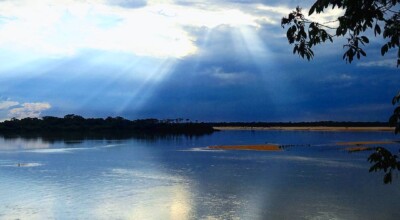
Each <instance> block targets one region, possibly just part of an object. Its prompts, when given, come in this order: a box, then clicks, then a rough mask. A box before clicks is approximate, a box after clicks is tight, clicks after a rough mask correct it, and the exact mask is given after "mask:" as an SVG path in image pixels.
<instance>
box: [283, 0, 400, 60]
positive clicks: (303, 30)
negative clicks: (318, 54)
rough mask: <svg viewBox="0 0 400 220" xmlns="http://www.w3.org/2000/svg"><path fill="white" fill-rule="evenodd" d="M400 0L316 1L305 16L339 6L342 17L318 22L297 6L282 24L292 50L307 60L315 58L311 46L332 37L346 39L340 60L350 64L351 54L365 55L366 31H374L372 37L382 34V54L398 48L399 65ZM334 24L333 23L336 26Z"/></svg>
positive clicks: (329, 39) (399, 58)
mask: <svg viewBox="0 0 400 220" xmlns="http://www.w3.org/2000/svg"><path fill="white" fill-rule="evenodd" d="M399 3H400V0H351V1H348V0H317V1H316V2H315V3H314V4H313V5H312V6H311V8H310V10H309V11H308V15H309V16H310V15H312V14H320V13H324V10H326V9H327V8H328V7H329V8H335V7H337V8H341V9H343V10H344V14H343V15H342V16H339V17H337V19H336V20H334V21H329V22H325V23H319V22H318V21H312V20H310V19H308V18H307V17H306V15H304V14H303V12H302V10H301V8H300V7H297V8H296V9H295V10H294V11H293V12H291V13H290V14H289V15H288V16H287V17H284V18H282V23H281V24H282V27H285V26H289V28H288V30H287V34H286V36H287V39H288V40H289V43H290V44H294V48H293V53H297V54H299V55H300V56H301V57H302V58H306V59H308V60H310V59H311V58H313V57H314V52H313V50H312V48H313V46H315V45H317V44H321V43H324V42H327V41H331V42H332V41H333V39H334V38H335V37H337V38H338V37H345V38H347V44H345V45H343V47H344V48H346V49H347V50H346V52H345V53H344V54H343V59H344V60H346V62H349V63H351V62H352V61H353V59H354V57H357V59H360V57H361V56H366V52H365V51H364V49H363V48H362V46H364V45H365V44H368V43H369V39H368V37H367V36H365V35H363V34H364V33H365V32H366V31H368V30H373V31H374V34H375V36H377V35H380V34H382V36H383V38H384V39H385V40H386V43H385V44H384V45H383V46H382V48H381V54H382V55H385V54H386V53H387V52H388V51H389V49H396V48H397V53H398V54H397V66H399V65H400V49H399V44H400V43H399V42H400V40H399V35H400V13H399V7H398V6H399ZM335 24H336V25H335Z"/></svg>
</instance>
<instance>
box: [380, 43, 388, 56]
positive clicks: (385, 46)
mask: <svg viewBox="0 0 400 220" xmlns="http://www.w3.org/2000/svg"><path fill="white" fill-rule="evenodd" d="M388 50H389V46H388V45H387V44H385V45H383V46H382V48H381V54H382V56H383V55H385V53H386V52H388Z"/></svg>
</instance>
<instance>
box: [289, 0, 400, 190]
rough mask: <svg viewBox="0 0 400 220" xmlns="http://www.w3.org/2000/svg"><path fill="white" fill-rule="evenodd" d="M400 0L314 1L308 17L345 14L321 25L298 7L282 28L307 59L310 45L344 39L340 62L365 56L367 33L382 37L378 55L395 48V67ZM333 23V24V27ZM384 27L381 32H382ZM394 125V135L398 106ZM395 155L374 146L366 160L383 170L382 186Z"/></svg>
mask: <svg viewBox="0 0 400 220" xmlns="http://www.w3.org/2000/svg"><path fill="white" fill-rule="evenodd" d="M399 3H400V0H316V1H315V3H314V4H313V5H312V6H311V8H310V10H309V11H308V16H310V15H312V14H314V13H316V14H320V13H324V10H326V9H327V8H328V7H330V8H332V9H334V8H335V7H337V8H340V9H343V10H344V13H343V15H341V16H338V17H337V18H336V19H335V20H333V21H328V22H325V23H320V22H318V21H312V20H310V19H309V18H307V17H306V15H304V14H303V12H302V10H301V8H300V7H297V8H296V9H295V10H294V11H293V12H291V13H290V14H289V15H288V16H287V17H284V18H282V22H281V24H282V27H285V26H290V27H289V28H288V30H287V33H286V37H287V39H288V41H289V44H294V48H293V53H294V54H295V53H297V54H298V55H299V56H300V57H302V58H306V59H307V60H310V59H312V58H313V57H314V52H313V50H312V48H313V46H315V45H317V44H321V43H325V42H327V41H330V42H333V39H334V38H335V37H337V38H339V37H345V38H347V43H346V44H345V45H343V47H344V48H346V49H347V50H346V52H345V53H344V54H343V59H344V60H346V62H349V63H351V62H352V61H353V59H354V57H357V59H360V58H361V56H366V52H365V51H364V50H363V48H362V46H364V45H365V44H368V43H369V39H368V37H367V36H365V35H363V34H364V33H365V32H366V31H368V30H373V32H374V34H375V37H376V36H377V35H380V34H382V36H383V38H384V39H385V40H386V43H385V44H383V45H382V48H381V55H382V56H383V55H385V54H386V53H387V52H388V51H389V49H397V67H399V65H400V47H399V45H400V11H399V5H400V4H399ZM335 24H336V25H335ZM382 27H383V31H382ZM399 101H400V93H399V94H398V95H397V96H395V97H394V98H393V101H392V103H393V104H394V105H395V104H396V103H399ZM389 123H390V125H392V126H395V133H396V134H397V133H398V132H399V131H400V106H398V107H397V108H396V109H395V110H394V113H393V115H392V116H391V117H390V119H389ZM397 158H398V156H397V155H393V154H392V153H391V152H390V151H388V150H387V149H385V148H382V147H377V148H376V151H375V152H374V153H373V154H371V155H370V156H369V158H368V161H370V162H371V163H374V164H373V165H372V166H371V168H370V172H372V171H380V170H383V171H384V172H385V175H384V179H383V180H384V183H390V182H391V181H392V171H393V170H396V169H397V170H400V163H399V161H397Z"/></svg>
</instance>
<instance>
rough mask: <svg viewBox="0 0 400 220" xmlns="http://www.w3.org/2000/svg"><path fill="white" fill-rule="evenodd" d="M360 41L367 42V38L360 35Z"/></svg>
mask: <svg viewBox="0 0 400 220" xmlns="http://www.w3.org/2000/svg"><path fill="white" fill-rule="evenodd" d="M361 39H362V41H364V42H365V43H369V39H368V37H366V36H361Z"/></svg>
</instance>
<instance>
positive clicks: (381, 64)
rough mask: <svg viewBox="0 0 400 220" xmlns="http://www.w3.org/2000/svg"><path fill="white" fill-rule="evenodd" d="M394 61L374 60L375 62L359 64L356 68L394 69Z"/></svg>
mask: <svg viewBox="0 0 400 220" xmlns="http://www.w3.org/2000/svg"><path fill="white" fill-rule="evenodd" d="M396 65H397V64H396V59H385V60H376V61H368V62H360V63H358V64H357V66H362V67H388V68H396V67H397V66H396Z"/></svg>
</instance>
